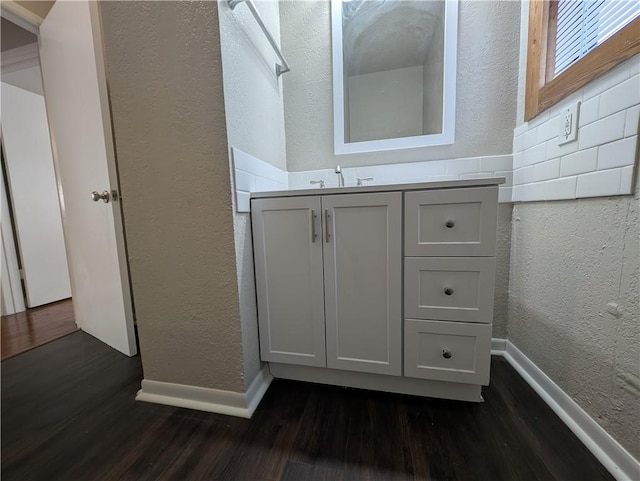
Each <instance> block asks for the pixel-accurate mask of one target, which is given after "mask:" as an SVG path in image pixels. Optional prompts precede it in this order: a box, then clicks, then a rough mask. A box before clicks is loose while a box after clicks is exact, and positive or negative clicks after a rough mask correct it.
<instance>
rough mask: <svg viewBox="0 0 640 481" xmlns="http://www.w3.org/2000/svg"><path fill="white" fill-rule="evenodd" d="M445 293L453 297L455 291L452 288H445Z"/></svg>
mask: <svg viewBox="0 0 640 481" xmlns="http://www.w3.org/2000/svg"><path fill="white" fill-rule="evenodd" d="M444 293H445V295H447V296H452V295H453V289H451V288H450V287H445V288H444Z"/></svg>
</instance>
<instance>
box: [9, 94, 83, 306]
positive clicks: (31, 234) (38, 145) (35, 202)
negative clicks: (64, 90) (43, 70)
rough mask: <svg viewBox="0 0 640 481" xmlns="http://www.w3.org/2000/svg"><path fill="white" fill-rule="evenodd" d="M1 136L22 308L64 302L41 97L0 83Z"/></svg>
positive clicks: (65, 282) (64, 270)
mask: <svg viewBox="0 0 640 481" xmlns="http://www.w3.org/2000/svg"><path fill="white" fill-rule="evenodd" d="M2 133H3V141H4V147H5V162H6V167H7V177H8V181H9V188H10V194H11V199H12V205H13V210H14V217H15V224H16V230H17V238H18V244H19V249H20V257H21V260H22V268H23V271H24V280H25V287H26V294H27V306H28V307H35V306H39V305H42V304H47V303H49V302H54V301H58V300H60V299H66V298H69V297H71V286H70V282H69V271H68V266H67V256H66V251H65V243H64V234H63V231H62V219H61V216H60V204H59V200H58V190H57V183H56V178H55V172H54V168H53V156H52V154H51V141H50V138H49V127H48V123H47V117H46V110H45V104H44V97H42V96H41V95H38V94H36V93H33V92H29V91H27V90H23V89H21V88H19V87H15V86H13V85H9V84H6V83H4V82H2Z"/></svg>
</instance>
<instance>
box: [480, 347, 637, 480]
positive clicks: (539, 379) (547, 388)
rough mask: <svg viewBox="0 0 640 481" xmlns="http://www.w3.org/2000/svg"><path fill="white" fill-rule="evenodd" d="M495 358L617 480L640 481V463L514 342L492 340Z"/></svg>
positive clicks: (492, 350) (492, 352) (492, 351)
mask: <svg viewBox="0 0 640 481" xmlns="http://www.w3.org/2000/svg"><path fill="white" fill-rule="evenodd" d="M491 354H493V355H498V356H504V358H505V359H506V360H507V362H508V363H509V364H511V366H512V367H513V368H514V369H515V370H516V371H518V373H519V374H520V375H521V376H522V378H523V379H524V380H525V381H526V382H527V383H528V384H529V385H530V386H531V387H532V388H533V389H534V391H536V393H538V395H539V396H540V397H541V398H542V399H543V401H544V402H546V403H547V404H548V405H549V407H550V408H551V409H552V410H553V411H554V412H555V413H556V414H557V415H558V417H559V418H560V419H561V420H562V421H563V422H564V423H565V424H566V425H567V427H568V428H569V429H571V431H572V432H573V433H574V434H575V435H576V436H577V437H578V439H580V441H582V443H583V444H584V445H585V447H586V448H587V449H588V450H589V451H591V453H592V454H593V455H594V456H595V457H596V458H597V459H598V461H600V462H601V463H602V465H603V466H604V467H605V468H607V470H608V471H609V472H610V473H611V474H612V475H613V476H614V477H615V478H616V479H618V480H638V479H640V463H639V462H638V461H637V460H636V459H635V458H634V457H633V456H632V455H631V454H630V453H629V452H628V451H627V450H626V449H625V448H624V447H623V446H621V445H620V443H618V442H617V441H616V440H615V439H613V438H612V437H611V435H610V434H609V433H607V432H606V431H605V430H604V429H603V428H602V426H600V425H599V424H598V423H597V422H596V421H595V420H594V419H593V418H592V417H591V416H589V414H587V413H586V411H585V410H584V409H582V408H581V407H580V406H579V405H578V404H577V403H576V402H575V401H574V400H573V399H571V397H570V396H569V395H568V394H567V393H565V392H564V391H563V390H562V389H561V388H560V387H559V386H558V385H557V384H556V383H554V382H553V381H552V380H551V378H550V377H549V376H547V375H546V374H545V373H544V372H543V371H542V370H541V369H540V368H539V367H538V366H536V365H535V364H534V363H533V361H531V359H529V358H528V357H527V356H525V355H524V354H523V353H522V351H520V350H519V349H518V348H517V347H516V346H515V345H514V344H513V343H512V342H510V341H509V340H507V339H492V340H491Z"/></svg>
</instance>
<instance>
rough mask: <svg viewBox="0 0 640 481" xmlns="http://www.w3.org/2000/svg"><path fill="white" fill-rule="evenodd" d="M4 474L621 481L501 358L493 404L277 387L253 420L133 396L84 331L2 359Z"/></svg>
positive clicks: (128, 365) (111, 357)
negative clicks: (148, 400)
mask: <svg viewBox="0 0 640 481" xmlns="http://www.w3.org/2000/svg"><path fill="white" fill-rule="evenodd" d="M1 367H2V473H1V474H2V479H3V481H10V480H20V481H26V480H65V481H66V480H82V481H88V480H117V479H125V480H156V479H160V480H173V479H175V480H218V479H230V480H253V479H256V480H289V481H307V480H350V479H353V480H374V479H383V480H387V479H393V480H396V479H398V480H408V479H430V480H440V481H442V480H483V481H490V480H544V481H548V480H553V479H558V480H581V481H582V480H600V479H612V478H611V476H610V475H609V474H608V473H607V472H606V470H605V469H604V468H603V467H602V466H601V465H600V464H599V463H598V462H597V461H596V459H595V458H594V457H593V456H592V455H591V454H590V453H589V452H588V451H587V450H586V448H585V447H584V446H583V445H582V444H581V443H580V441H578V439H577V438H576V437H575V436H574V435H573V434H572V433H571V432H570V431H569V429H568V428H567V427H566V426H565V425H564V424H563V423H562V422H561V421H560V419H559V418H557V417H556V416H555V414H554V413H553V412H552V411H551V410H550V409H549V408H548V407H547V406H546V405H545V404H544V402H543V401H542V400H541V399H540V398H539V397H538V396H537V395H536V394H535V393H534V392H533V390H532V389H531V388H529V386H528V385H527V384H526V383H525V382H524V381H523V380H522V379H521V378H520V377H519V376H518V374H517V373H516V372H515V371H514V370H513V369H511V367H510V366H509V365H508V364H507V363H506V362H505V361H504V360H503V359H502V358H495V359H493V365H492V369H493V371H492V381H491V386H489V387H488V388H486V389H485V390H484V397H485V399H486V402H485V403H482V404H470V403H463V402H453V401H444V400H433V399H424V398H419V397H412V396H402V395H395V394H387V393H376V392H371V391H363V390H356V389H343V388H339V387H332V386H322V385H316V384H310V383H302V382H293V381H283V380H277V381H274V383H273V384H272V386H271V387H270V389H269V391H268V392H267V394H266V396H265V398H264V399H263V400H262V403H261V404H260V406H259V407H258V409H257V411H256V413H255V415H254V417H253V419H251V420H247V419H240V418H233V417H228V416H222V415H216V414H209V413H204V412H199V411H191V410H187V409H179V408H172V407H167V406H160V405H154V404H148V403H141V402H136V401H134V395H135V393H136V391H137V389H138V388H139V383H140V379H141V378H142V371H141V367H140V359H139V358H138V357H135V358H127V357H125V356H123V355H122V354H120V353H118V352H116V351H114V350H112V349H110V348H108V347H106V346H105V345H103V344H102V343H100V342H98V341H97V340H95V339H94V338H92V337H91V336H89V335H87V334H85V333H83V332H77V333H74V334H71V335H68V336H66V337H63V338H61V339H58V340H56V341H54V342H51V343H49V344H46V345H44V346H41V347H39V348H37V349H33V350H31V351H29V352H26V353H24V354H21V355H20V356H16V357H14V358H12V359H9V360H7V361H4V362H2V366H1Z"/></svg>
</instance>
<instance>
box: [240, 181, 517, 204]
mask: <svg viewBox="0 0 640 481" xmlns="http://www.w3.org/2000/svg"><path fill="white" fill-rule="evenodd" d="M505 181H506V179H505V178H504V177H490V178H487V179H467V180H442V181H438V182H417V183H415V184H385V185H366V186H362V187H329V188H326V189H292V190H278V191H271V192H252V193H251V198H252V199H264V198H268V197H300V196H307V195H332V194H365V193H368V192H394V191H399V190H400V191H410V190H433V189H456V188H461V187H486V186H491V185H500V184H504V183H505Z"/></svg>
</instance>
